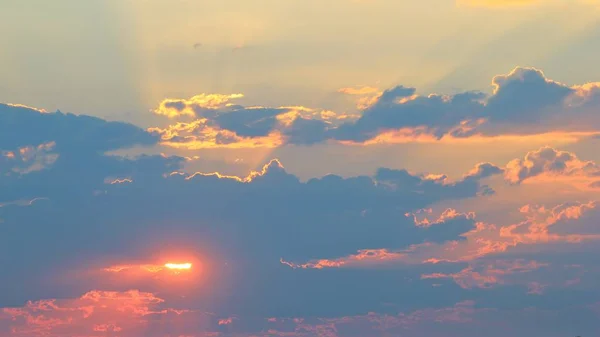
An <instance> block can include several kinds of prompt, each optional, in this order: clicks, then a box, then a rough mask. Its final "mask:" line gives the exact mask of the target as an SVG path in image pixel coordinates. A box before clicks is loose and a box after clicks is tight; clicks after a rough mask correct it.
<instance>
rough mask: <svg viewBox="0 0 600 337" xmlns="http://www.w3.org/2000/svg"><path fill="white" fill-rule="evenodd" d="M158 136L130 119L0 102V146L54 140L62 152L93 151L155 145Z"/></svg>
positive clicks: (32, 143)
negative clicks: (126, 120)
mask: <svg viewBox="0 0 600 337" xmlns="http://www.w3.org/2000/svg"><path fill="white" fill-rule="evenodd" d="M157 140H158V138H157V137H155V136H153V135H151V134H149V133H148V132H146V131H144V130H143V129H141V128H139V127H137V126H134V125H131V124H127V123H122V122H108V121H105V120H103V119H100V118H96V117H91V116H84V115H74V114H68V113H67V114H65V113H62V112H58V111H57V112H54V113H45V112H40V111H38V110H34V109H31V108H27V107H22V106H11V105H6V104H0V149H3V150H15V149H18V148H22V147H26V146H38V145H40V144H45V143H50V142H54V143H55V144H56V150H57V151H59V152H81V153H93V152H105V151H110V150H117V149H121V148H126V147H131V146H134V145H152V144H155V143H156V142H157Z"/></svg>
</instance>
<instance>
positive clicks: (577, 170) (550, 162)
mask: <svg viewBox="0 0 600 337" xmlns="http://www.w3.org/2000/svg"><path fill="white" fill-rule="evenodd" d="M505 178H506V180H508V181H509V182H511V183H515V184H516V183H522V182H540V181H541V182H556V181H557V180H562V181H568V182H570V183H572V184H573V185H577V186H579V187H580V188H581V189H590V188H592V189H593V188H596V186H595V185H594V184H595V183H597V182H599V181H600V165H598V164H596V163H595V162H593V161H584V160H581V159H579V158H578V157H577V156H576V155H575V154H573V153H571V152H566V151H558V150H555V149H553V148H550V147H544V148H541V149H539V150H537V151H531V152H529V153H527V154H526V155H525V157H524V158H523V159H514V160H512V161H510V162H509V163H508V164H507V165H506V169H505Z"/></svg>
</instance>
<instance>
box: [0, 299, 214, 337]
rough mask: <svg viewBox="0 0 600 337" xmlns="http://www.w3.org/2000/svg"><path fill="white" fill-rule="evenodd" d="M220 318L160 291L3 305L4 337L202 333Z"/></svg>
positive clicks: (133, 336) (0, 322)
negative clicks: (171, 303)
mask: <svg viewBox="0 0 600 337" xmlns="http://www.w3.org/2000/svg"><path fill="white" fill-rule="evenodd" d="M195 320H196V322H197V323H196V324H194V321H195ZM215 323H216V322H215V319H214V318H212V317H211V315H210V314H205V313H203V312H195V311H192V310H185V309H172V308H169V307H168V306H166V305H165V301H164V300H163V299H162V298H159V297H157V296H156V295H155V294H152V293H148V292H142V291H138V290H130V291H125V292H115V291H99V290H93V291H90V292H88V293H86V294H84V295H83V296H81V297H79V298H74V299H50V300H40V301H30V302H28V303H27V304H25V306H23V307H15V308H3V309H0V331H4V330H2V328H3V327H5V328H6V331H8V335H3V336H4V337H37V336H52V337H58V336H60V337H74V336H90V337H101V336H128V337H142V336H144V337H148V336H156V337H159V336H160V337H162V336H166V335H171V334H176V335H177V334H194V336H197V335H196V334H197V333H202V332H203V331H211V328H212V327H214V326H215V325H216V324H215Z"/></svg>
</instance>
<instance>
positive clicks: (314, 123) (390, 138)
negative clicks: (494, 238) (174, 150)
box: [150, 67, 600, 149]
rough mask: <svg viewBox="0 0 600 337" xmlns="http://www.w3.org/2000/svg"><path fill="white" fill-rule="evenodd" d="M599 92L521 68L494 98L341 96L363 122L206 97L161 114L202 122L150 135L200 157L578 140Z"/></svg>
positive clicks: (599, 123) (591, 131) (498, 83)
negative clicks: (272, 150)
mask: <svg viewBox="0 0 600 337" xmlns="http://www.w3.org/2000/svg"><path fill="white" fill-rule="evenodd" d="M598 87H599V85H598V84H597V83H590V84H585V85H574V86H568V85H566V84H563V83H560V82H557V81H553V80H551V79H548V78H547V77H546V76H545V74H544V73H543V72H542V71H541V70H539V69H536V68H526V67H517V68H515V69H513V70H512V71H511V72H509V73H508V74H503V75H498V76H495V77H494V78H493V79H492V88H493V93H492V94H491V95H486V94H484V93H481V92H478V91H466V92H462V93H458V94H454V95H439V94H430V95H419V94H417V91H416V89H415V88H410V87H405V86H401V85H400V86H396V87H393V88H390V89H387V90H384V91H382V92H379V91H376V89H375V88H371V87H358V88H342V89H340V90H339V92H340V93H344V94H348V95H352V96H358V97H360V100H359V105H360V106H361V112H360V115H358V116H353V115H348V114H344V113H335V112H330V111H320V110H318V109H310V108H306V107H280V108H265V107H244V106H239V105H234V104H231V103H229V100H230V99H232V98H237V97H239V96H237V95H220V94H213V95H208V94H202V95H199V96H195V97H193V98H192V99H189V100H185V99H167V100H165V101H164V102H163V103H161V105H160V106H159V108H158V109H157V110H156V112H157V113H159V114H162V115H166V116H169V117H172V118H175V117H178V116H182V115H186V116H190V117H195V118H198V119H197V120H196V121H192V122H187V123H183V124H182V123H178V124H174V125H171V126H168V127H155V128H151V129H150V131H152V132H155V133H158V134H160V135H161V136H162V140H163V143H164V144H165V145H168V146H174V147H189V148H194V149H197V148H203V147H215V146H219V147H257V146H269V147H276V146H280V145H283V144H302V145H310V144H316V143H323V142H326V141H332V142H339V143H343V144H372V143H379V142H385V143H394V142H422V141H427V142H438V141H456V140H457V139H458V140H460V139H471V140H473V141H481V140H482V139H485V138H493V137H507V136H514V137H525V136H534V135H538V136H539V135H547V136H549V137H550V135H554V136H556V135H558V134H562V135H563V137H566V136H569V135H570V137H572V138H574V139H575V140H577V139H581V138H585V137H592V136H594V135H598V133H599V131H598V129H599V128H600V118H599V117H598V115H597V114H596V113H595V111H597V108H598V106H599V103H600V98H598V97H600V94H599V93H600V91H599V90H598ZM182 128H183V129H185V130H186V131H187V132H185V133H186V134H185V135H184V134H183V132H181V131H183V130H181V129H182ZM177 131H180V132H177ZM219 134H222V135H223V136H220V137H217V136H216V135H219ZM265 137H266V138H268V139H269V140H266V139H265ZM223 139H226V141H224V140H223ZM275 139H276V140H275Z"/></svg>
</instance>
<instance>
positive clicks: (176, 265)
mask: <svg viewBox="0 0 600 337" xmlns="http://www.w3.org/2000/svg"><path fill="white" fill-rule="evenodd" d="M165 268H167V269H172V270H189V269H192V264H191V263H165Z"/></svg>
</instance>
